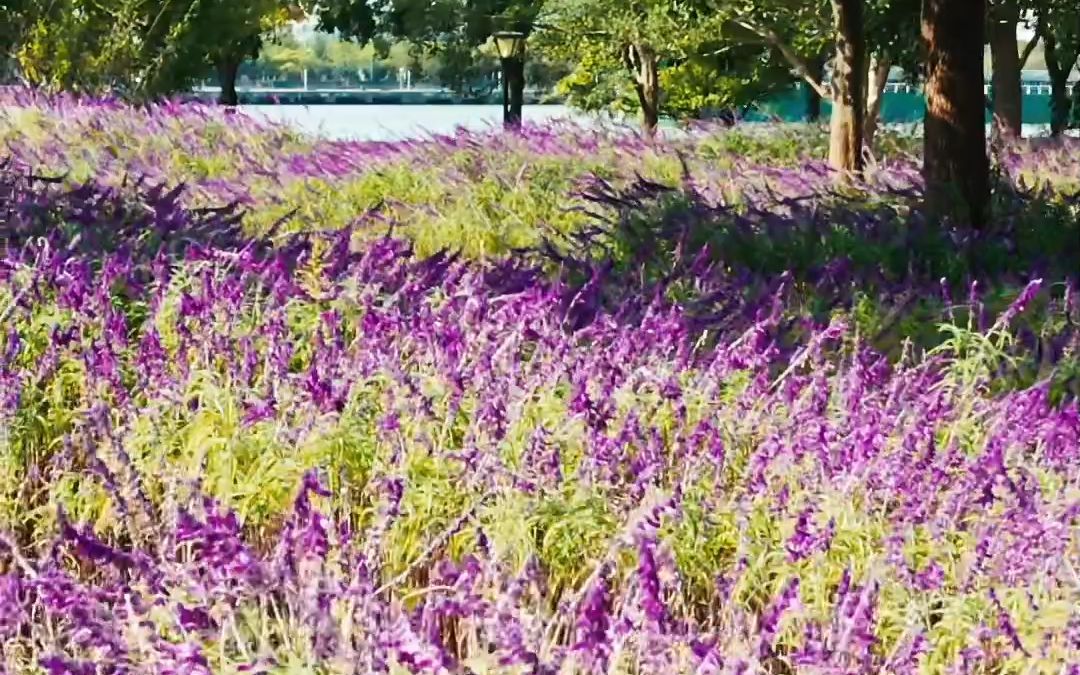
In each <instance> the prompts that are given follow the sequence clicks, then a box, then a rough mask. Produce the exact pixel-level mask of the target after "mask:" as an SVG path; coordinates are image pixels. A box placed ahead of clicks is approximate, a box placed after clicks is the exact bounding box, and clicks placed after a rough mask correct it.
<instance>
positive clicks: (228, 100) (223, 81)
mask: <svg viewBox="0 0 1080 675" xmlns="http://www.w3.org/2000/svg"><path fill="white" fill-rule="evenodd" d="M217 71H218V84H219V85H220V86H221V94H220V95H219V96H218V103H220V104H221V105H227V106H237V105H240V96H239V95H238V94H237V93H236V78H237V76H238V75H239V73H240V63H239V61H237V60H235V59H230V58H224V59H221V60H220V61H218V64H217Z"/></svg>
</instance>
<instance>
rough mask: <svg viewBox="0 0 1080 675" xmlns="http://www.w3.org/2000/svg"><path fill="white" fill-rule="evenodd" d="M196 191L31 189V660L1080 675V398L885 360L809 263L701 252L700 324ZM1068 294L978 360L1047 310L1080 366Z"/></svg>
mask: <svg viewBox="0 0 1080 675" xmlns="http://www.w3.org/2000/svg"><path fill="white" fill-rule="evenodd" d="M53 104H55V102H53V103H52V104H50V105H53ZM42 105H43V104H42ZM56 105H58V104H56ZM59 107H63V106H59ZM73 109H74V111H73V112H72V113H71V114H85V111H84V110H82V109H81V108H80V107H79V106H73ZM131 114H132V113H131V112H130V111H125V110H122V109H121V110H119V111H118V112H117V115H121V116H127V115H131ZM164 114H165V113H164V112H160V111H159V112H157V113H154V114H152V115H150V116H151V117H155V116H157V117H160V116H162V115H164ZM169 114H176V115H190V114H192V113H188V112H181V111H176V112H175V113H172V112H170V113H169ZM101 115H102V116H105V114H104V113H101ZM97 119H98V118H94V117H88V118H87V119H86V120H84V122H85V123H86V124H99V123H100V124H103V125H104V127H105V128H106V129H107V128H109V127H108V124H107V123H105V122H99V121H97ZM125 119H126V118H125ZM251 133H252V134H255V133H257V132H256V131H252V132H251ZM267 133H270V132H267ZM550 136H551V138H552V139H558V138H562V137H559V136H558V134H555V133H554V132H552V133H551V135H550ZM444 142H449V141H444ZM492 142H496V141H492ZM507 142H512V141H507ZM513 142H521V141H513ZM528 142H532V143H537V144H541V143H542V142H549V143H551V144H554V143H556V140H550V141H543V136H542V134H540V133H539V132H537V134H536V135H535V136H534V137H532V140H531V141H528ZM560 142H561V141H560ZM596 142H599V141H596ZM623 142H626V143H630V142H631V141H623ZM538 147H539V146H538ZM322 150H323V151H325V150H326V148H323V149H322ZM339 150H340V148H339ZM413 150H416V149H415V148H414V149H412V150H408V151H409V152H411V151H413ZM341 151H342V152H345V151H344V150H341ZM396 151H400V152H402V153H405V152H406V149H400V148H399V149H398V150H396ZM535 152H538V153H540V152H542V151H541V150H535ZM309 161H311V162H313V164H311V165H305V166H306V167H307V168H306V169H305V170H310V171H312V172H316V171H317V170H318V163H319V162H320V161H322V160H320V159H318V158H317V157H316V156H314V155H313V156H312V157H310V158H309ZM770 171H771V170H770ZM768 172H769V171H766V170H762V175H764V174H767V173H768ZM105 183H108V181H105ZM774 197H775V198H777V199H779V200H781V201H782V200H783V199H784V197H783V196H782V195H774ZM188 198H189V197H188V195H187V193H186V192H184V191H183V190H181V189H167V188H162V187H154V186H153V185H152V184H138V185H132V186H127V187H125V188H123V189H120V188H118V187H116V186H115V185H113V186H110V185H107V184H106V185H103V184H95V183H87V184H85V185H80V186H75V187H72V186H69V185H65V184H63V183H53V182H48V181H43V180H40V179H34V178H28V177H27V175H26V171H25V167H22V168H19V167H16V166H8V167H6V168H5V169H4V170H3V172H2V173H0V218H2V220H0V233H2V235H3V237H4V241H5V242H6V244H5V246H4V249H3V251H2V252H0V319H2V325H3V326H4V329H3V331H0V432H2V433H0V458H2V461H0V496H2V499H0V531H2V532H3V533H4V534H3V537H2V539H0V571H2V574H0V660H2V663H0V665H2V667H4V668H6V669H7V670H9V671H11V672H42V671H43V672H48V673H57V674H75V673H95V674H98V673H117V674H119V673H177V674H179V673H218V672H252V673H256V672H266V673H269V672H281V671H285V670H290V669H292V670H296V669H299V670H304V671H313V672H333V673H379V672H391V671H393V670H394V669H395V668H398V669H405V670H406V671H409V672H418V673H459V672H508V673H509V672H518V673H520V672H530V673H552V674H554V673H562V672H580V673H636V672H642V673H754V672H822V673H824V672H829V673H833V672H836V673H840V672H843V673H881V672H895V673H916V672H1012V671H1014V670H1016V671H1020V670H1025V669H1026V670H1027V671H1029V672H1058V671H1062V670H1064V669H1066V668H1067V667H1068V666H1069V665H1070V664H1073V663H1076V662H1078V661H1080V641H1078V640H1077V637H1076V636H1077V630H1076V626H1077V625H1080V610H1078V607H1080V605H1078V603H1077V602H1076V600H1077V593H1078V592H1080V577H1078V576H1077V574H1078V573H1077V569H1080V557H1078V554H1077V553H1078V550H1080V549H1078V548H1077V543H1078V542H1077V540H1076V534H1075V532H1076V526H1077V524H1078V522H1077V521H1078V516H1080V408H1078V405H1077V402H1076V401H1075V400H1072V399H1069V398H1067V397H1066V398H1065V399H1064V400H1060V398H1059V397H1056V396H1055V395H1054V392H1052V391H1051V386H1050V382H1049V381H1042V380H1040V381H1039V382H1037V383H1036V384H1035V385H1034V386H1030V387H1023V388H1019V389H1016V390H1012V391H1005V392H999V391H997V390H996V389H994V387H993V386H992V385H993V383H994V380H995V378H999V376H1000V371H999V370H997V369H996V368H997V365H998V364H996V363H995V364H991V365H990V366H987V365H986V359H985V358H984V356H983V355H982V354H981V353H980V355H979V357H978V358H974V357H972V356H971V355H970V350H968V349H967V348H966V347H963V346H962V345H959V344H958V345H957V346H956V348H955V349H953V350H951V351H950V350H938V351H936V352H934V353H933V354H912V353H910V352H907V353H904V354H902V355H901V356H900V357H899V358H896V359H892V360H890V359H888V358H886V357H885V356H884V355H881V354H878V353H876V352H875V351H874V350H873V349H871V348H870V347H869V346H868V345H867V344H866V343H865V336H864V335H861V334H860V333H859V330H858V324H857V322H856V321H855V320H854V319H853V318H852V317H849V316H836V317H834V318H832V319H831V320H828V321H824V322H823V321H815V320H814V319H813V317H812V316H811V315H809V314H808V313H803V312H800V311H799V310H798V308H797V307H795V306H794V303H793V302H792V297H793V296H792V295H791V294H792V293H793V286H794V285H795V283H794V282H793V281H792V279H790V278H789V277H786V276H785V277H782V278H779V279H778V280H775V283H772V284H770V285H768V287H767V289H766V290H767V292H764V293H761V294H759V295H757V296H754V297H747V296H745V295H739V293H738V291H739V288H740V284H745V283H746V279H745V278H743V277H741V276H740V275H739V273H736V272H729V271H726V270H724V269H720V268H717V267H713V268H710V269H705V267H707V266H706V265H705V264H704V263H703V264H701V265H700V266H694V265H693V264H691V265H690V266H691V267H692V268H694V269H693V271H692V273H691V274H692V275H696V278H698V279H700V280H701V281H702V283H703V284H704V283H707V284H710V286H709V292H710V293H712V294H713V298H712V303H713V304H714V310H715V311H716V312H718V313H719V312H720V311H721V309H722V308H723V307H724V306H725V304H726V303H728V302H734V299H735V298H736V297H738V298H739V303H740V304H739V305H738V311H732V312H731V313H730V314H724V317H723V320H716V321H710V322H709V323H708V324H707V326H708V327H707V329H703V328H702V326H703V325H705V324H703V323H702V322H701V317H700V315H699V314H692V313H690V312H689V311H688V309H687V307H686V306H685V305H684V304H682V303H680V302H678V300H677V299H672V297H671V296H670V295H668V294H666V293H664V292H658V290H657V288H658V286H659V285H663V284H664V283H665V281H664V280H654V281H652V282H650V281H647V280H646V281H642V282H640V283H639V284H638V286H636V287H634V288H633V289H629V290H628V289H626V288H624V289H622V290H621V291H620V290H619V289H612V288H611V287H610V284H612V283H614V280H615V279H616V277H614V276H604V275H601V274H596V275H594V276H593V277H591V279H592V280H591V281H590V280H589V279H588V278H587V279H585V280H584V281H582V280H581V279H575V278H574V275H573V274H567V275H566V276H565V277H559V276H557V275H555V276H553V275H550V274H546V273H545V270H543V269H541V268H538V267H537V266H535V265H534V264H533V263H531V262H528V261H525V260H523V259H522V258H520V257H509V258H506V259H498V260H488V261H483V262H476V261H469V260H466V259H464V258H463V257H460V256H457V255H453V254H449V253H441V254H436V255H431V256H424V255H420V254H418V253H417V250H416V247H415V246H414V244H413V243H411V242H410V241H408V240H407V239H405V238H397V237H391V236H386V237H378V238H370V237H369V238H366V239H365V238H363V237H361V236H359V235H360V233H358V232H357V230H356V229H353V228H348V229H344V230H340V231H333V232H330V233H328V234H326V233H312V234H299V235H291V236H281V235H280V234H275V235H274V236H272V237H252V236H248V235H247V234H245V230H244V227H243V226H244V218H245V215H244V214H243V213H241V212H240V211H238V210H236V209H235V208H232V209H199V208H192V206H191V203H190V202H189V201H188ZM761 208H766V207H765V206H764V205H762V206H761ZM776 208H777V209H781V208H784V207H783V206H782V205H777V206H776ZM578 262H579V263H581V266H582V268H584V267H587V265H586V264H585V263H583V262H581V261H578ZM590 264H591V263H590ZM1068 283H1071V282H1070V281H1065V282H1062V284H1055V280H1052V279H1046V280H1044V281H1043V282H1042V285H1041V286H1038V285H1036V284H1031V285H1028V286H1027V290H1024V291H1023V292H1021V293H1019V299H1018V300H1017V301H1016V302H1015V303H1014V304H1013V305H1012V306H1011V307H1010V309H1009V310H1008V311H1006V312H1005V313H1004V314H1002V315H1001V317H1000V321H998V322H994V321H993V320H992V319H993V318H994V317H990V319H991V321H989V322H988V323H987V325H986V326H985V328H988V330H989V332H987V331H982V332H980V330H979V328H978V327H973V329H972V330H971V331H968V332H967V333H965V334H964V335H967V336H968V337H967V339H969V340H972V341H975V340H977V339H983V338H985V340H986V341H987V342H988V343H990V344H996V343H995V342H994V341H995V340H998V339H999V338H1000V334H1001V333H1002V331H1007V330H1008V325H1009V324H1011V323H1012V322H1013V321H1014V320H1016V319H1017V318H1018V317H1019V316H1021V315H1022V314H1024V313H1025V312H1030V311H1031V309H1030V308H1031V307H1033V306H1036V305H1038V304H1039V303H1040V302H1042V300H1043V299H1045V298H1047V297H1052V302H1051V304H1052V305H1053V308H1052V311H1053V312H1054V316H1053V319H1054V320H1053V321H1048V322H1047V326H1048V328H1047V330H1051V329H1053V330H1054V331H1055V332H1054V334H1053V335H1052V336H1050V337H1051V338H1052V339H1053V340H1056V341H1058V342H1060V344H1061V348H1060V350H1059V351H1060V354H1058V355H1057V357H1059V358H1060V360H1062V361H1064V360H1065V359H1066V357H1067V356H1068V355H1069V354H1075V353H1077V351H1078V350H1080V332H1078V331H1077V328H1076V327H1077V326H1078V325H1080V307H1078V306H1077V305H1076V303H1075V299H1071V298H1075V291H1074V290H1069V291H1068V293H1066V295H1065V296H1064V299H1062V297H1061V296H1060V294H1059V295H1056V296H1052V295H1051V294H1052V293H1053V292H1054V290H1053V289H1054V288H1057V287H1061V286H1062V285H1063V284H1065V285H1067V284H1068ZM590 284H593V286H590ZM1070 288H1071V287H1070ZM708 295H709V293H702V294H699V296H698V297H699V300H698V303H697V305H696V306H695V311H700V309H701V308H702V306H703V304H702V303H703V302H704V301H703V300H701V298H706V297H707V296H708ZM611 298H619V304H620V306H616V307H613V306H611V304H610V301H611ZM978 299H979V296H978V294H976V298H975V300H976V301H977V300H978ZM1045 311H1048V312H1049V311H1051V310H1045ZM945 319H946V317H942V320H945ZM964 344H967V343H964ZM979 344H982V343H981V342H980V343H979ZM1055 344H1056V343H1055ZM962 347H963V348H962ZM1070 350H1071V351H1070ZM1051 360H1053V361H1055V362H1056V361H1057V360H1058V359H1051ZM1053 366H1054V364H1051V367H1053Z"/></svg>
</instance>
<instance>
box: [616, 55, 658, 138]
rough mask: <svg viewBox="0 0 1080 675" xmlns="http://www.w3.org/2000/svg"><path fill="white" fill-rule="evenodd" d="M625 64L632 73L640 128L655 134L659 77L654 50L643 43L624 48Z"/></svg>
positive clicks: (647, 133)
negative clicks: (639, 108)
mask: <svg viewBox="0 0 1080 675" xmlns="http://www.w3.org/2000/svg"><path fill="white" fill-rule="evenodd" d="M625 60H626V66H627V67H628V68H629V69H630V72H631V73H633V75H634V90H635V91H636V92H637V97H638V103H639V104H640V105H641V130H642V131H643V132H644V133H645V135H647V136H655V135H656V127H657V126H658V125H659V124H660V79H659V75H658V63H657V56H656V52H655V51H653V49H652V47H650V46H649V45H645V44H634V45H630V46H629V47H627V49H626V56H625Z"/></svg>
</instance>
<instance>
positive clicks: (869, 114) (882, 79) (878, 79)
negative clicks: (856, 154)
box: [863, 54, 892, 148]
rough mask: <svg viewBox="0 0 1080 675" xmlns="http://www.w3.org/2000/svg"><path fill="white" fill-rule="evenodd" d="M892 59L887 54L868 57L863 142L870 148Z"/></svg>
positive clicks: (878, 121) (878, 120) (879, 119)
mask: <svg viewBox="0 0 1080 675" xmlns="http://www.w3.org/2000/svg"><path fill="white" fill-rule="evenodd" d="M891 69H892V60H891V59H890V58H889V57H887V56H878V55H877V54H875V55H874V56H872V57H871V58H870V65H869V68H867V71H868V72H867V78H866V79H867V80H869V86H868V87H867V92H866V121H865V123H864V125H863V126H864V128H863V143H865V144H866V147H868V148H870V147H873V145H874V135H875V134H876V133H877V128H878V124H879V123H880V121H881V103H882V101H883V100H884V99H885V85H886V84H888V83H889V71H890V70H891Z"/></svg>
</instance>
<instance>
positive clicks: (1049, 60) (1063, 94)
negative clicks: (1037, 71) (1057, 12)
mask: <svg viewBox="0 0 1080 675" xmlns="http://www.w3.org/2000/svg"><path fill="white" fill-rule="evenodd" d="M1043 55H1044V57H1045V58H1046V73H1047V75H1049V76H1050V135H1052V136H1060V135H1061V134H1062V133H1064V132H1065V130H1066V129H1067V128H1068V127H1069V112H1070V111H1071V109H1072V101H1070V100H1069V69H1068V68H1066V67H1064V66H1063V65H1062V63H1061V57H1060V55H1059V54H1058V44H1057V36H1056V35H1054V31H1053V30H1049V31H1047V32H1046V35H1045V36H1044V37H1043Z"/></svg>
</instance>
